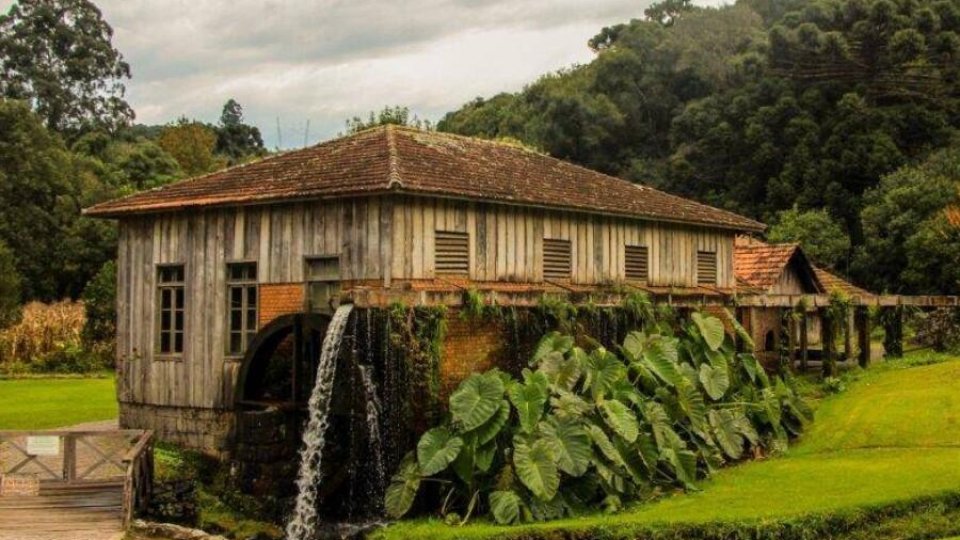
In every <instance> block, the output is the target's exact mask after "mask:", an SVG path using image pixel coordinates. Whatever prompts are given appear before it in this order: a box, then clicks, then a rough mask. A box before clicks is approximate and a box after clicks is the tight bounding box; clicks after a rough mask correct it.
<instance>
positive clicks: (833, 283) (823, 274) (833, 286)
mask: <svg viewBox="0 0 960 540" xmlns="http://www.w3.org/2000/svg"><path fill="white" fill-rule="evenodd" d="M813 273H814V275H816V276H817V281H819V282H820V284H821V285H823V288H824V290H825V291H826V292H827V293H831V292H833V291H834V290H837V289H839V290H841V291H843V292H844V293H846V294H847V295H849V296H873V293H872V292H870V291H868V290H866V289H861V288H860V287H857V286H856V285H854V284H853V283H850V282H849V281H846V280H844V279H843V278H841V277H840V276H837V275H835V274H831V273H830V272H827V271H826V270H824V269H822V268H817V267H816V266H814V267H813Z"/></svg>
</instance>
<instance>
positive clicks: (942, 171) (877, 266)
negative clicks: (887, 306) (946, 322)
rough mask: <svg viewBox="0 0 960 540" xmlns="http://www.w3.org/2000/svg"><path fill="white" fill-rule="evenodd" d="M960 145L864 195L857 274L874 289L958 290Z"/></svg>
mask: <svg viewBox="0 0 960 540" xmlns="http://www.w3.org/2000/svg"><path fill="white" fill-rule="evenodd" d="M958 185H960V147H951V148H947V149H943V150H940V151H937V152H934V153H933V154H931V155H930V156H929V157H928V158H927V159H926V160H924V161H923V162H922V163H920V164H917V165H911V166H906V167H902V168H900V169H898V170H897V171H895V172H893V173H890V174H887V175H885V176H884V177H883V178H882V179H881V180H880V185H879V186H877V187H876V188H874V189H871V190H869V191H868V192H867V193H866V195H865V196H864V200H865V206H864V209H863V212H862V219H863V229H864V236H865V242H864V245H863V246H862V247H861V248H860V249H858V250H857V253H856V256H855V259H854V269H853V270H854V273H855V275H856V276H857V277H859V279H860V281H863V282H864V283H867V284H869V285H870V286H872V288H874V289H875V290H881V291H890V292H894V293H915V294H957V293H958V292H960V283H958V280H960V273H958V268H960V233H958V231H960V229H958V227H957V223H951V221H950V216H951V214H952V212H951V211H952V210H953V209H955V208H957V206H958V204H960V197H958V193H957V189H958Z"/></svg>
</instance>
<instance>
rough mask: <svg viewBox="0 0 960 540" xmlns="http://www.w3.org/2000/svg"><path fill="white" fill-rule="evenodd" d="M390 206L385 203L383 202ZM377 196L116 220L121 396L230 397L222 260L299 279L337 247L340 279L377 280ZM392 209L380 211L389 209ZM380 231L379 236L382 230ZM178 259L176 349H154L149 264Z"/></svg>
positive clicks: (382, 256)
mask: <svg viewBox="0 0 960 540" xmlns="http://www.w3.org/2000/svg"><path fill="white" fill-rule="evenodd" d="M387 205H389V203H387ZM382 207H383V200H382V199H381V198H378V197H375V198H367V199H357V200H349V201H337V202H317V203H296V204H287V205H276V206H254V207H245V208H228V209H214V210H208V211H204V212H195V213H177V214H163V215H156V216H146V217H141V218H136V219H128V220H123V221H122V222H121V223H120V241H119V253H118V268H119V276H118V282H119V283H118V294H117V297H118V298H117V302H118V329H117V330H118V332H117V336H118V338H117V339H118V343H117V348H118V351H117V354H118V358H119V360H120V361H121V362H122V365H121V370H120V381H119V390H118V391H119V393H120V396H119V397H120V400H121V401H136V402H139V403H149V404H154V405H175V406H180V407H203V408H209V407H223V406H231V405H232V402H233V391H234V386H235V382H236V377H237V370H238V368H239V362H237V361H236V358H228V357H227V354H226V342H225V339H226V335H227V329H226V323H227V315H226V303H227V299H226V287H227V285H226V265H227V263H228V262H233V261H256V262H257V274H258V281H259V282H260V283H296V282H302V281H303V280H304V258H305V257H309V256H314V255H339V256H340V267H341V269H340V273H341V276H342V277H343V279H377V278H381V277H382V276H383V271H382V269H383V268H385V264H384V262H385V261H389V259H388V257H387V254H388V253H389V243H390V238H389V235H383V234H381V231H382V228H384V227H387V228H388V227H389V219H386V220H384V219H381V218H382V217H384V215H383V214H382V213H381V208H382ZM389 215H390V213H389V212H388V213H387V214H386V216H387V217H389ZM384 236H386V238H387V240H386V242H381V238H382V237H384ZM158 264H183V265H184V270H185V272H186V275H185V278H186V279H185V282H186V284H185V296H186V312H185V317H186V320H185V324H184V328H185V330H186V331H185V336H184V350H183V353H182V354H181V355H177V356H169V357H163V356H160V355H159V354H158V353H157V352H156V349H157V337H156V334H157V332H156V325H157V321H156V317H157V309H156V301H157V289H156V286H157V283H156V279H157V265H158Z"/></svg>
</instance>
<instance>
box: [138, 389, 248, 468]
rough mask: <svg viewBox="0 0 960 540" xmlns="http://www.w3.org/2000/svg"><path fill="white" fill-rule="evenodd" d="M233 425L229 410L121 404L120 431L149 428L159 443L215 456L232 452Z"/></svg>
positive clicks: (233, 414)
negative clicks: (172, 444)
mask: <svg viewBox="0 0 960 540" xmlns="http://www.w3.org/2000/svg"><path fill="white" fill-rule="evenodd" d="M234 425H235V413H234V412H233V411H232V410H219V409H197V408H190V407H167V406H162V405H147V404H142V403H123V402H121V403H120V427H121V428H125V429H152V430H154V431H155V432H156V436H157V437H158V438H159V439H161V440H164V441H169V442H173V443H176V444H179V445H182V446H184V447H187V448H192V449H195V450H201V451H203V452H205V453H207V454H211V455H214V456H217V457H225V456H227V455H229V453H230V452H231V450H232V445H233V434H234Z"/></svg>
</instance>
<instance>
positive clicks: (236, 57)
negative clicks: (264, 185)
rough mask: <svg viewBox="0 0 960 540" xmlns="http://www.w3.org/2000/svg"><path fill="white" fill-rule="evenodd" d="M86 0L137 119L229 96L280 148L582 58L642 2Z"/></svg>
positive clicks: (213, 111) (197, 109) (491, 89)
mask: <svg viewBox="0 0 960 540" xmlns="http://www.w3.org/2000/svg"><path fill="white" fill-rule="evenodd" d="M95 2H96V4H97V5H98V6H100V8H101V9H102V11H103V13H104V17H105V18H106V20H107V22H109V23H110V24H111V25H112V26H113V28H114V31H115V35H114V45H115V46H116V47H117V48H118V49H119V50H120V52H121V53H122V54H123V55H124V56H125V57H126V60H127V61H128V62H129V63H130V65H131V69H132V72H133V79H132V80H130V81H128V82H127V99H128V101H129V102H130V104H131V105H132V106H133V108H134V110H135V111H136V113H137V121H138V122H142V123H147V124H159V123H167V122H169V121H172V120H174V119H176V118H177V117H179V116H181V115H186V116H188V117H191V118H197V119H201V120H205V121H210V122H213V121H215V120H216V119H217V118H219V115H220V110H221V108H222V106H223V103H224V102H225V101H226V100H227V99H228V98H231V97H232V98H235V99H237V100H238V101H239V102H240V104H241V105H243V107H244V113H245V116H246V118H247V120H248V122H250V123H252V124H255V125H257V126H258V127H260V130H261V131H262V132H263V135H264V139H265V141H266V143H267V145H268V146H269V147H271V148H273V147H275V146H278V145H281V144H282V146H283V147H286V148H289V147H296V146H301V145H303V143H304V135H305V131H306V127H307V122H308V121H309V123H310V129H309V135H308V140H309V141H308V142H310V143H313V142H316V141H317V140H322V139H327V138H330V137H332V136H334V135H336V134H337V132H339V131H342V130H343V127H344V120H345V119H346V118H348V117H351V116H353V115H362V116H365V115H366V114H367V112H368V111H370V110H373V109H379V108H381V107H383V106H384V105H395V104H398V105H406V106H409V107H410V109H411V111H413V112H415V113H416V114H418V115H419V116H420V117H421V118H427V119H430V120H437V119H438V118H439V117H440V116H442V115H443V113H445V112H447V111H450V110H453V109H455V108H457V107H459V106H460V105H461V104H463V103H464V102H466V101H468V100H470V99H472V98H474V97H476V96H490V95H493V94H495V93H497V92H500V91H504V90H508V91H514V90H518V89H520V88H522V87H523V85H524V84H525V83H527V82H530V81H532V80H534V79H535V78H536V77H537V76H539V75H541V74H543V73H546V72H549V71H553V70H556V69H559V68H562V67H565V66H569V65H571V64H574V63H583V62H588V61H589V60H590V59H591V57H592V53H591V52H590V50H589V49H588V48H587V46H586V42H587V40H588V39H589V38H590V37H591V36H593V35H594V34H596V33H597V31H599V30H600V28H602V27H603V26H606V25H610V24H615V23H619V22H624V21H627V20H629V19H630V18H634V17H640V16H641V15H642V13H643V9H644V8H645V7H646V6H647V5H648V4H649V3H650V0H549V1H548V0H447V1H441V0H393V1H379V2H377V1H371V0H352V1H351V0H348V1H340V0H312V1H311V0H99V1H96V0H95ZM11 3H12V2H11V1H10V0H0V7H2V9H3V11H6V10H7V9H8V8H9V6H10V4H11ZM698 3H700V2H698ZM278 119H279V125H280V130H279V131H280V138H282V141H280V140H278V129H277V120H278Z"/></svg>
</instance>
